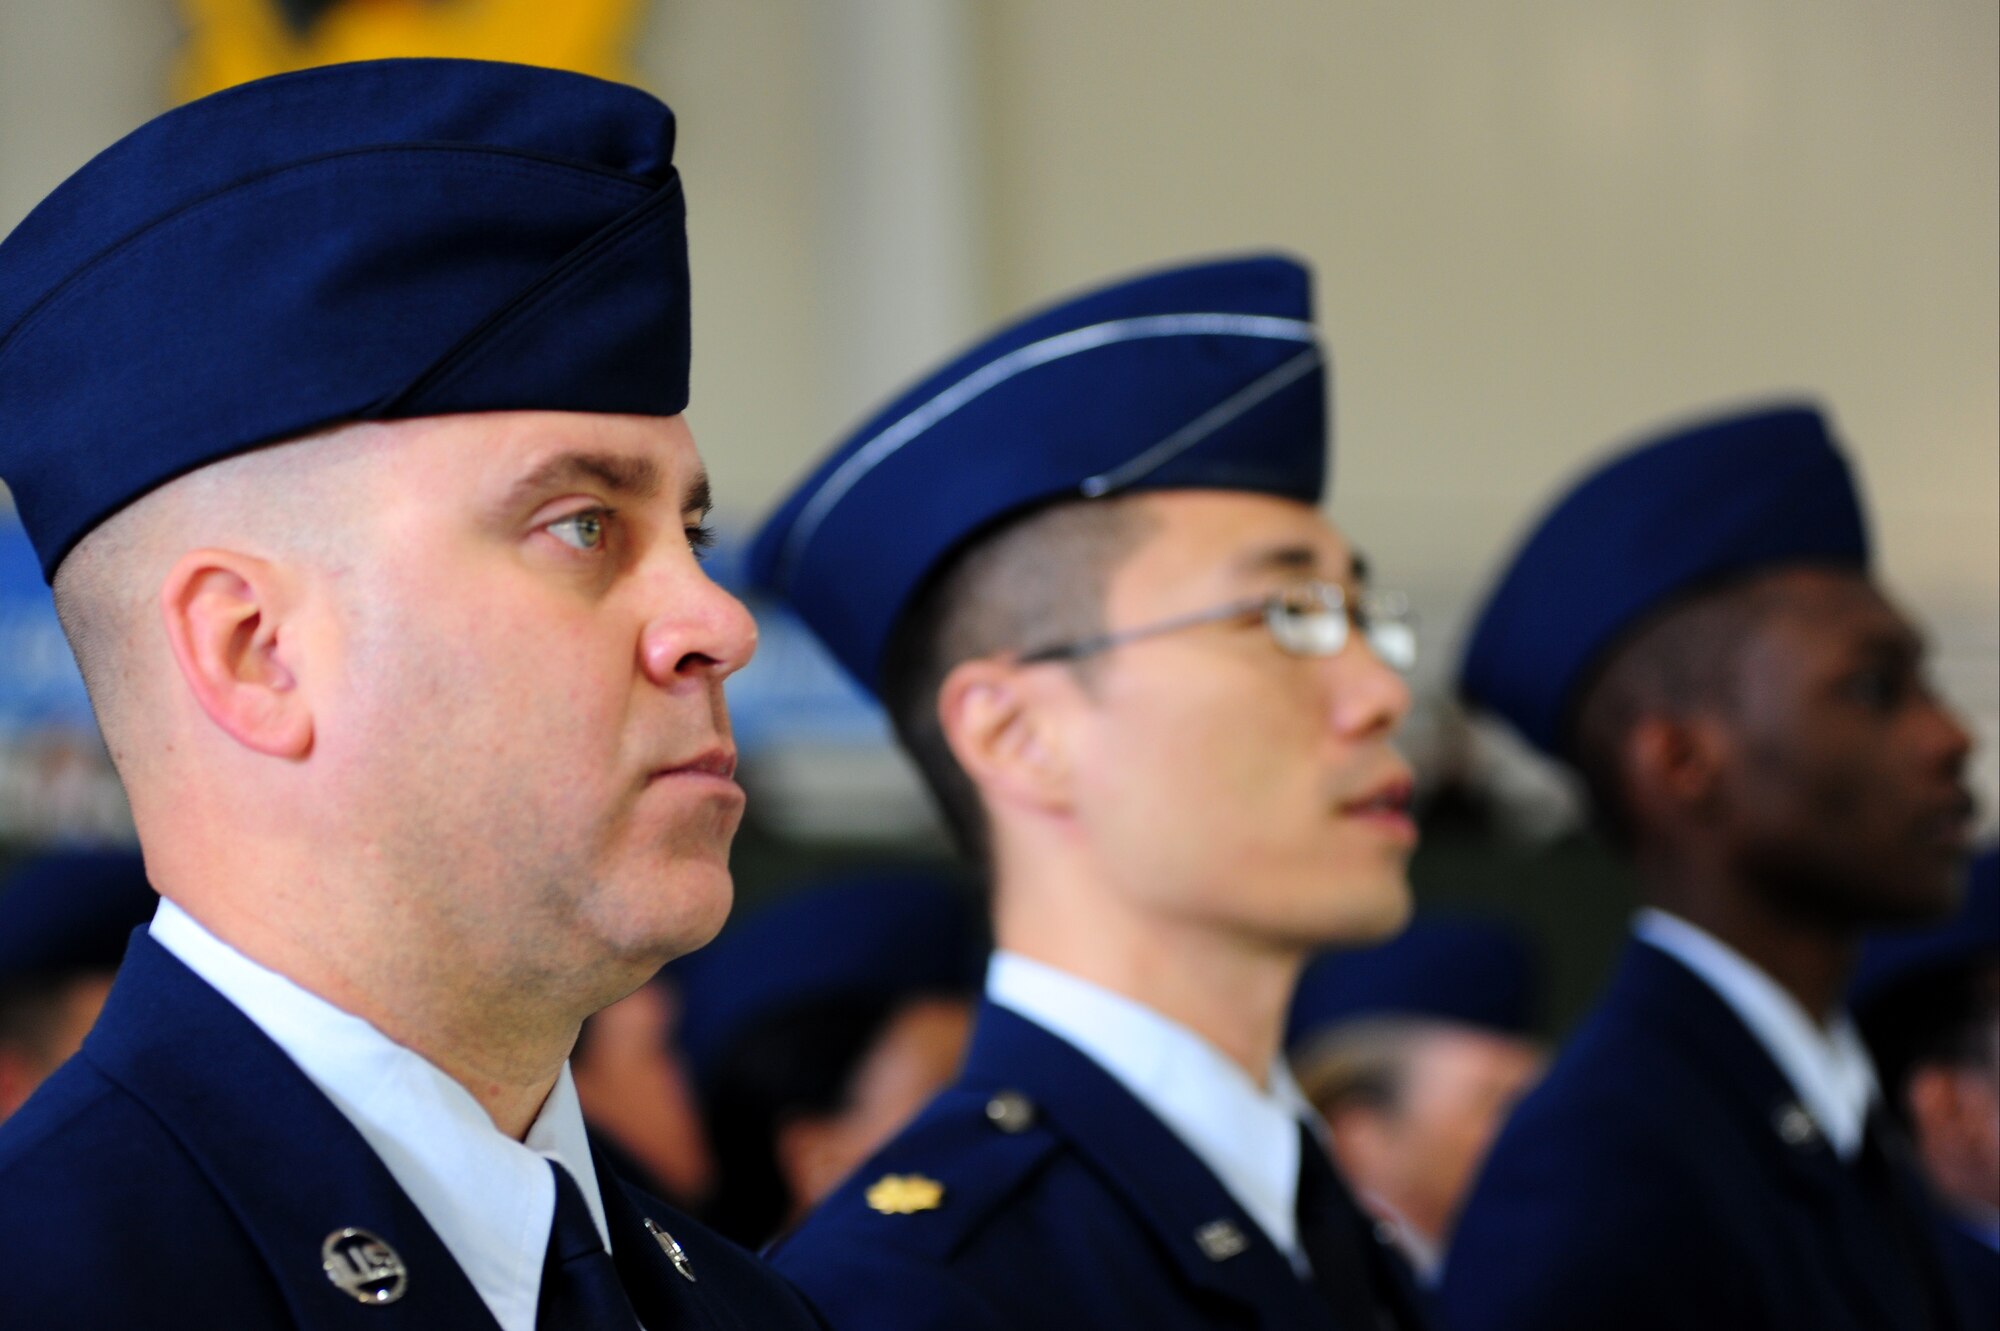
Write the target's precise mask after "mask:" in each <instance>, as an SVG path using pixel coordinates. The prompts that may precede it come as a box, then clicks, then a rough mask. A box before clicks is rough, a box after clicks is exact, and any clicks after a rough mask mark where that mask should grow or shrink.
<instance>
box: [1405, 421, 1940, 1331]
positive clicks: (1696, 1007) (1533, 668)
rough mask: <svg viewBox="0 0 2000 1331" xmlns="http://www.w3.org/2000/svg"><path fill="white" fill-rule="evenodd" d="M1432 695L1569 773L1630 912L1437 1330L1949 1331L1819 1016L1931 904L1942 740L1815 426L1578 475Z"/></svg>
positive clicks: (1900, 1186)
mask: <svg viewBox="0 0 2000 1331" xmlns="http://www.w3.org/2000/svg"><path fill="white" fill-rule="evenodd" d="M1461 685H1462V688H1463V690H1464V692H1465V694H1466V695H1467V697H1468V699H1469V700H1470V701H1471V702H1472V703H1474V704H1476V705H1482V706H1485V707H1489V708H1491V709H1493V710H1495V711H1497V712H1498V713H1499V714H1500V715H1501V716H1503V717H1505V718H1506V719H1507V720H1508V721H1510V722H1511V723H1512V724H1513V725H1514V726H1515V728H1516V729H1518V730H1519V731H1520V732H1521V733H1522V734H1523V735H1524V736H1525V737H1526V738H1528V739H1529V740H1530V741H1532V742H1533V743H1535V744H1536V745H1538V746H1540V747H1541V748H1542V749H1543V750H1544V751H1545V752H1547V753H1549V754H1550V755H1552V756H1554V757H1556V758H1558V759H1561V760H1563V761H1566V762H1568V763H1570V764H1571V765H1573V766H1574V767H1575V768H1576V769H1577V770H1578V771H1579V772H1580V773H1581V775H1582V777H1583V779H1584V781H1585V783H1586V784H1587V785H1588V787H1589V790H1590V794H1591V797H1592V803H1593V807H1594V810H1595V812H1596V815H1597V817H1598V819H1599V820H1600V822H1601V824H1602V825H1603V827H1604V828H1605V829H1606V831H1607V833H1608V834H1609V835H1610V836H1611V837H1612V838H1613V840H1614V841H1615V842H1616V843H1617V844H1618V845H1620V846H1621V847H1622V848H1623V849H1624V850H1625V852H1626V853H1627V854H1628V855H1629V857H1630V859H1631V862H1632V865H1633V868H1634V870H1635V871H1636V873H1637V876H1638V880H1639V889H1640V894H1641V897H1642V899H1643V900H1644V901H1645V902H1646V903H1647V905H1646V909H1644V910H1643V911H1641V912H1640V915H1639V918H1638V920H1637V923H1636V926H1635V934H1636V937H1635V939H1634V940H1633V942H1632V943H1631V944H1630V945H1629V946H1628V947H1627V949H1626V952H1625V955H1624V958H1623V960H1622V962H1621V964H1620V966H1619V969H1618V972H1617V975H1616V976H1615V978H1614V979H1613V980H1612V982H1611V987H1610V990H1609V992H1608V993H1607V994H1606V995H1605V997H1604V998H1603V1000H1602V1001H1601V1003H1600V1005H1599V1007H1598V1009H1597V1010H1596V1012H1595V1013H1593V1014H1592V1016H1591V1017H1590V1018H1589V1019H1588V1020H1587V1021H1586V1023H1585V1024H1584V1026H1583V1027H1582V1029H1581V1030H1580V1031H1579V1032H1578V1033H1577V1034H1576V1036H1575V1037H1574V1038H1573V1039H1572V1040H1571V1041H1570V1043H1569V1045H1568V1047H1567V1048H1566V1049H1565V1050H1564V1051H1563V1052H1562V1054H1561V1056H1560V1057H1559V1058H1558V1059H1557V1060H1556V1062H1555V1065H1554V1067H1553V1068H1552V1069H1551V1070H1550V1072H1549V1074H1548V1076H1547V1078H1546V1079H1545V1080H1544V1081H1543V1082H1542V1084H1541V1085H1540V1086H1539V1087H1538V1088H1537V1089H1536V1090H1535V1091H1533V1092H1532V1093H1530V1095H1529V1096H1528V1097H1527V1099H1526V1100H1524V1101H1523V1102H1522V1104H1521V1106H1520V1108H1519V1109H1518V1110H1517V1111H1516V1112H1515V1114H1514V1116H1513V1118H1512V1119H1511V1120H1510V1121H1509V1123H1508V1125H1507V1127H1506V1129H1505V1130H1504V1131H1503V1132H1502V1133H1501V1136H1500V1140H1499V1141H1498V1143H1497V1144H1496V1145H1495V1146H1494V1148H1493V1152H1492V1154H1491V1156H1490V1157H1489V1158H1488V1161H1487V1164H1486V1167H1485V1169H1484V1171H1483V1172H1482V1174H1481V1176H1480V1179H1479V1182H1478V1183H1477V1185H1476V1186H1475V1188H1474V1191H1473V1196H1472V1200H1471V1202H1470V1204H1469V1205H1468V1206H1467V1208H1466V1211H1465V1214H1464V1216H1463V1218H1462V1219H1461V1221H1460V1223H1459V1227H1458V1231H1457V1233H1456V1235H1455V1237H1454V1239H1453V1242H1452V1251H1451V1256H1450V1260H1449V1262H1448V1263H1447V1265H1446V1268H1445V1279H1444V1285H1443V1291H1444V1299H1445V1309H1446V1313H1447V1315H1448V1317H1449V1318H1450V1321H1451V1324H1452V1325H1453V1326H1454V1327H1455V1328H1457V1331H1530V1329H1531V1328H1532V1331H1561V1328H1567V1327H1575V1328H1579V1329H1581V1328H1586V1327H1588V1328H1604V1327H1617V1328H1620V1331H1648V1329H1650V1328H1661V1329H1662V1331H1664V1329H1665V1328H1697V1327H1699V1328H1704V1329H1706V1331H1712V1329H1714V1328H1723V1327H1727V1328H1744V1331H1749V1329H1750V1328H1760V1329H1762V1328H1772V1327H1812V1328H1815V1331H1849V1329H1852V1331H1859V1329H1860V1328H1864V1327H1867V1328H1888V1327H1895V1328H1911V1329H1912V1331H1914V1329H1915V1328H1920V1327H1921V1328H1951V1327H1956V1326H1960V1325H1962V1324H1963V1323H1962V1322H1961V1321H1960V1314H1959V1312H1958V1310H1957V1309H1956V1307H1955V1300H1954V1296H1953V1294H1952V1291H1951V1288H1950V1284H1949V1281H1948V1279H1947V1278H1946V1275H1945V1272H1944V1268H1943V1264H1942V1259H1941V1257H1940V1254H1939V1252H1938V1248H1937V1244H1936V1242H1935V1240H1934V1236H1933V1233H1932V1229H1931V1225H1930V1222H1929V1217H1928V1214H1927V1212H1926V1209H1925V1206H1924V1203H1923V1200H1922V1196H1921V1193H1920V1191H1919V1187H1918V1183H1917V1180H1916V1178H1915V1177H1914V1175H1913V1174H1912V1173H1911V1171H1910V1170H1909V1169H1908V1168H1907V1167H1906V1163H1905V1160H1904V1158H1903V1154H1902V1152H1901V1150H1900V1142H1899V1140H1898V1139H1897V1137H1896V1135H1895V1134H1894V1133H1893V1131H1892V1130H1891V1129H1889V1128H1888V1126H1887V1125H1886V1123H1885V1121H1884V1119H1883V1115H1882V1114H1881V1112H1880V1110H1881V1105H1880V1098H1879V1095H1878V1092H1877V1090H1876V1085H1875V1074H1874V1071H1873V1069H1872V1067H1871V1066H1870V1063H1869V1060H1868V1055H1867V1051H1866V1049H1865V1048H1864V1047H1863V1046H1862V1043H1861V1039H1860V1036H1859V1034H1858V1033H1857V1032H1856V1030H1855V1028H1854V1024H1853V1022H1852V1020H1851V1019H1850V1018H1849V1017H1848V1015H1847V1013H1846V1010H1845V1008H1844V1006H1843V1003H1842V998H1843V993H1844V991H1845V988H1846V984H1847V979H1848V975H1849V973H1850V971H1851V969H1852V967H1853V964H1854V958H1855V952H1856V949H1857V947H1858V946H1859V943H1860V940H1861V937H1862V935H1863V933H1864V932H1866V931H1867V930H1870V929H1875V928H1881V927H1885V926H1890V925H1895V924H1899V923H1911V922H1917V921H1924V920H1935V919H1938V918H1940V917H1942V916H1943V915H1945V914H1946V913H1948V912H1949V911H1950V910H1951V909H1952V907H1953V905H1954V904H1955V897H1956V892H1957V888H1958V881H1959V872H1960V867H1961V861H1962V859H1963V856H1964V853H1965V845H1966V837H1967V835H1968V820H1969V815H1970V812H1971V801H1970V799H1969V797H1968V795H1967V793H1966V789H1965V786H1964V782H1963V776H1964V767H1965V760H1966V755H1967V751H1968V749H1969V747H1970V741H1969V740H1968V739H1967V736H1966V733H1965V731H1964V730H1963V729H1962V728H1961V727H1960V725H1959V723H1958V721H1957V719H1956V718H1954V717H1953V716H1952V714H1951V712H1950V711H1949V710H1948V709H1947V708H1946V707H1945V706H1944V704H1943V703H1942V702H1941V701H1940V700H1939V699H1938V697H1937V696H1936V695H1935V694H1934V693H1933V692H1932V691H1931V687H1930V683H1929V681H1928V678H1927V676H1926V674H1925V648H1924V642H1923V639H1922V638H1921V637H1920V636H1919V635H1918V633H1917V631H1916V629H1915V628H1913V627H1912V626H1911V624H1910V623H1909V621H1908V620H1907V619H1906V618H1905V617H1904V615H1903V614H1902V613H1901V612H1900V611H1899V610H1897V609H1896V607H1895V606H1894V605H1893V604H1891V603H1890V601H1889V600H1888V599H1887V598H1886V597H1885V596H1884V594H1883V593H1882V591H1881V590H1880V588H1879V587H1878V586H1877V585H1876V583H1875V581H1874V580H1873V578H1872V577H1871V576H1870V573H1869V557H1868V541H1867V537H1866V532H1865V529H1864V524H1863V521H1862V516H1861V510H1860V504H1859V499H1858V497H1857V495H1856V493H1855V489H1854V483H1853V479H1852V477H1851V476H1850V474H1849V472H1848V468H1847V464H1846V462H1845V461H1844V460H1843V458H1842V457H1841V455H1840V453H1839V451H1838V450H1837V449H1836V448H1835V446H1834V444H1833V441H1832V439H1831V438H1830V437H1829V435H1828V432H1827V429H1826V425H1825V422H1824V421H1823V420H1822V419H1821V417H1820V415H1819V413H1818V412H1817V411H1815V410H1813V409H1811V408H1810V407H1806V406H1795V405H1781V406H1776V407H1772V408H1769V409H1763V410H1755V411H1750V412H1746V413H1742V414H1738V415H1734V416H1729V417H1724V418H1720V419H1715V420H1709V421H1704V422H1701V423H1699V424H1696V425H1693V426H1691V427H1688V428H1686V429H1683V430H1678V431H1674V432H1672V433H1670V434H1667V435H1666V436H1664V437H1662V438H1659V439H1656V440H1654V441H1652V442H1649V443H1647V444H1645V445H1642V446H1640V447H1637V448H1634V449H1632V450H1629V451H1626V452H1622V453H1620V454H1618V455H1616V456H1615V457H1613V458H1612V459H1611V460H1610V461H1608V462H1606V463H1605V464H1603V465H1602V466H1600V467H1599V468H1597V469H1596V470H1594V471H1593V472H1592V473H1591V474H1589V475H1588V476H1586V477H1585V478H1584V479H1583V480H1582V481H1581V482H1580V483H1578V484H1577V485H1576V486H1575V487H1573V488H1572V489H1571V490H1570V491H1569V492H1568V493H1567V494H1566V495H1565V496H1564V497H1563V498H1562V499H1561V500H1559V501H1558V502H1557V504H1556V505H1555V507H1554V508H1553V510H1552V511H1551V512H1550V513H1549V514H1548V515H1547V516H1546V517H1545V518H1543V520H1542V521H1541V523H1540V524H1539V525H1538V526H1537V527H1536V529H1535V531H1534V533H1533V534H1532V535H1531V536H1530V537H1529V538H1528V540H1527V541H1526V542H1525V544H1524V545H1523V546H1522V548H1521V550H1520V551H1519V553H1518V554H1516V555H1515V557H1514V559H1513V561H1512V563H1511V564H1509V566H1508V567H1507V569H1506V571H1505V572H1504V573H1503V574H1502V575H1501V577H1500V579H1499V582H1498V585H1497V587H1496V588H1495V590H1494V591H1493V593H1492V594H1491V597H1490V599H1489V600H1488V602H1487V604H1486V607H1485V609H1484V610H1483V611H1482V612H1481V615H1480V617H1479V620H1478V623H1477V627H1476V628H1475V630H1474V632H1473V635H1472V638H1471V644H1470V646H1469V648H1468V650H1467V653H1466V658H1465V662H1464V665H1463V673H1462V676H1461Z"/></svg>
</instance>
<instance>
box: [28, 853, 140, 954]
mask: <svg viewBox="0 0 2000 1331" xmlns="http://www.w3.org/2000/svg"><path fill="white" fill-rule="evenodd" d="M159 904H160V899H159V898H158V897H157V896H155V895H153V888H152V885H151V884H150V883H148V882H147V881H146V865H145V862H144V861H143V860H141V859H140V858H139V854H138V852H137V851H124V850H51V851H46V852H43V853H42V854H39V855H36V856H35V857H34V858H32V859H30V860H28V861H27V862H25V863H23V864H21V865H19V866H17V867H16V868H14V869H13V870H12V871H10V872H9V873H8V875H7V877H6V878H5V879H4V880H0V985H5V984H7V983H9V982H10V981H15V980H25V979H27V978H29V977H31V976H54V975H61V974H65V973H68V972H73V971H78V970H106V971H109V970H115V969H117V967H118V960H119V958H121V957H123V956H124V955H125V943H126V940H128V939H129V938H130V937H131V936H132V931H133V930H134V929H136V928H138V927H139V926H140V925H142V924H144V923H145V922H146V921H147V920H150V919H152V918H153V911H154V909H155V908H156V907H157V906H158V905H159Z"/></svg>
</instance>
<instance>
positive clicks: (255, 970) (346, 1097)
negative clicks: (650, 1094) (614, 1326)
mask: <svg viewBox="0 0 2000 1331" xmlns="http://www.w3.org/2000/svg"><path fill="white" fill-rule="evenodd" d="M152 935H153V937H154V939H155V940H157V941H158V942H159V944H160V946H162V947H164V948H166V949H167V950H168V951H169V952H171V953H173V954H174V955H175V956H176V957H179V958H180V959H181V961H182V962H184V963H186V965H187V967H188V969H190V970H192V971H193V972H194V973H195V974H197V975H199V976H200V977H201V978H202V979H204V980H206V981H207V982H208V983H209V984H210V985H212V986H214V988H215V989H216V990H217V991H218V992H220V993H221V994H222V996H223V997H224V998H227V999H228V1000H229V1001H230V1002H232V1003H234V1004H235V1005H236V1006H237V1007H238V1008H240V1009H241V1010H242V1012H243V1015H244V1016H246V1017H248V1018H250V1020H251V1021H253V1022H255V1023H256V1024H257V1026H258V1028H259V1029H261V1030H262V1031H263V1032H264V1034H266V1035H267V1036H269V1037H270V1038H271V1040H272V1042H273V1043H275V1044H276V1045H277V1046H278V1047H279V1048H280V1049H282V1050H284V1051H285V1053H286V1054H287V1055H289V1056H290V1057H291V1059H292V1061H293V1062H294V1063H296V1064H298V1065H299V1068H300V1070H301V1071H303V1072H304V1073H305V1074H306V1076H307V1077H308V1078H310V1079H311V1081H312V1083H313V1084H314V1085H315V1086H317V1087H319V1089H320V1090H321V1091H322V1092H324V1093H325V1094H326V1097H327V1099H329V1100H331V1101H333V1103H334V1105H335V1107H337V1108H338V1109H339V1110H340V1112H341V1113H343V1114H345V1115H346V1116H347V1120H348V1122H350V1123H352V1124H353V1125H354V1127H355V1129H356V1130H357V1131H359V1132H360V1134H361V1136H362V1137H363V1138H364V1139H365V1140H366V1141H367V1143H368V1145H369V1146H371V1147H373V1148H374V1151H375V1154H376V1155H378V1156H380V1157H381V1158H382V1163H383V1164H384V1165H386V1166H388V1169H389V1173H390V1175H391V1176H392V1177H393V1178H394V1179H395V1180H396V1182H397V1184H398V1185H399V1186H400V1187H401V1188H402V1189H403V1191H404V1193H406V1194H407V1195H408V1196H409V1199H410V1200H411V1201H412V1202H413V1203H415V1205H416V1208H417V1210H418V1211H420V1212H422V1213H423V1217H424V1219H425V1220H427V1221H429V1222H430V1226H431V1228H432V1230H434V1231H435V1232H436V1233H437V1236H438V1238H439V1239H441V1240H443V1242H444V1246H445V1248H446V1249H447V1250H448V1251H449V1252H450V1253H451V1255H452V1257H453V1258H454V1259H456V1260H457V1262H458V1264H459V1266H460V1268H461V1269H463V1270H464V1272H465V1274H466V1277H467V1278H468V1279H470V1280H471V1281H472V1287H473V1288H474V1289H476V1290H478V1291H479V1297H480V1298H482V1299H484V1300H485V1301H486V1306H487V1308H489V1309H490V1310H491V1311H492V1313H493V1316H494V1319H495V1320H496V1321H498V1322H499V1323H500V1325H501V1327H502V1328H503V1329H504V1331H534V1328H535V1304H536V1302H537V1300H538V1299H539V1297H540V1295H541V1282H542V1261H543V1257H544V1256H545V1254H546V1253H547V1250H548V1243H549V1230H550V1228H551V1227H552V1226H553V1225H554V1223H555V1210H556V1192H555V1179H554V1177H553V1176H551V1175H550V1173H549V1167H548V1165H547V1164H546V1163H545V1161H549V1160H553V1161H555V1162H556V1163H557V1164H558V1165H559V1166H561V1167H563V1168H566V1169H568V1170H569V1172H570V1174H571V1175H572V1176H573V1177H574V1178H575V1179H576V1185H577V1187H578V1189H579V1190H580V1191H581V1192H582V1193H583V1199H584V1201H585V1203H586V1204H587V1205H588V1206H589V1207H590V1213H591V1216H592V1218H593V1219H595V1221H596V1222H597V1232H598V1234H599V1235H600V1236H601V1237H602V1238H603V1239H604V1243H605V1246H606V1248H609V1247H610V1244H611V1235H610V1232H609V1230H608V1229H607V1228H606V1225H605V1221H604V1199H603V1197H602V1196H601V1195H600V1194H599V1192H598V1189H597V1173H596V1171H595V1170H594V1169H593V1168H592V1167H591V1161H590V1142H589V1139H588V1138H587V1137H586V1136H585V1135H584V1129H583V1109H582V1106H581V1105H580V1104H579V1103H578V1101H577V1098H576V1083H575V1082H574V1081H573V1080H572V1079H571V1078H570V1072H569V1065H568V1064H564V1065H563V1070H562V1074H561V1075H560V1076H559V1077H557V1078H556V1084H555V1089H554V1090H552V1091H550V1092H549V1098H548V1100H547V1101H545V1102H544V1103H543V1105H542V1111H541V1113H540V1114H539V1115H538V1116H537V1117H536V1119H535V1122H534V1126H532V1127H531V1128H529V1129H528V1136H527V1141H526V1142H525V1143H523V1142H517V1141H515V1140H514V1139H513V1138H511V1137H509V1136H507V1135H506V1134H505V1133H503V1132H501V1131H500V1130H499V1129H498V1128H496V1127H495V1126H494V1125H493V1120H492V1118H491V1117H490V1116H489V1115H488V1114H487V1112H486V1111H485V1109H483V1108H481V1107H480V1104H479V1102H478V1101H477V1100H475V1099H473V1098H472V1094H471V1092H469V1091H467V1090H466V1089H465V1088H464V1087H463V1086H461V1085H459V1084H458V1082H456V1081H454V1080H453V1079H452V1078H451V1077H449V1076H447V1075H445V1073H444V1072H442V1071H440V1070H439V1069H438V1067H437V1066H436V1065H435V1064H433V1063H431V1062H430V1061H429V1060H428V1059H426V1058H424V1057H423V1056H422V1055H421V1054H417V1053H415V1052H413V1051H411V1050H409V1049H406V1048H404V1047H403V1046H402V1045H399V1044H397V1043H396V1042H395V1041H393V1040H391V1039H390V1038H389V1037H388V1036H386V1035H384V1034H382V1032H380V1031H378V1030H376V1029H375V1028H374V1027H373V1026H371V1025H369V1024H368V1023H367V1022H365V1021H363V1020H362V1019H361V1018H359V1017H356V1016H353V1015H351V1014H350V1013H347V1012H343V1011H342V1010H340V1009H339V1008H337V1007H335V1006H333V1005H332V1004H331V1003H328V1002H327V1001H326V1000H325V999H322V998H320V997H318V996H317V995H315V994H311V993H308V992H307V991H306V990H304V989H301V988H300V987H299V986H298V985H296V984H294V983H293V982H292V981H290V980H288V979H286V978H285V977H284V976H282V975H280V974H278V973H277V972H276V971H272V970H268V969H266V968H265V967H263V966H260V965H258V964H257V963H256V962H254V961H252V960H250V959H249V958H248V957H246V956H244V955H243V954H242V953H241V952H238V951H237V950H236V949H235V948H233V947H231V946H229V944H227V943H225V942H223V941H222V940H221V939H219V938H217V937H216V936H215V935H214V934H212V933H210V932H209V931H208V930H207V929H205V928H203V927H202V926H201V925H200V924H199V923H197V922H196V921H195V919H194V918H193V917H192V916H190V915H188V914H187V912H185V911H183V910H181V909H180V908H179V907H178V906H176V905H174V903H173V902H171V901H162V902H161V903H160V910H159V913H158V914H157V915H156V916H154V918H153V924H152Z"/></svg>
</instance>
